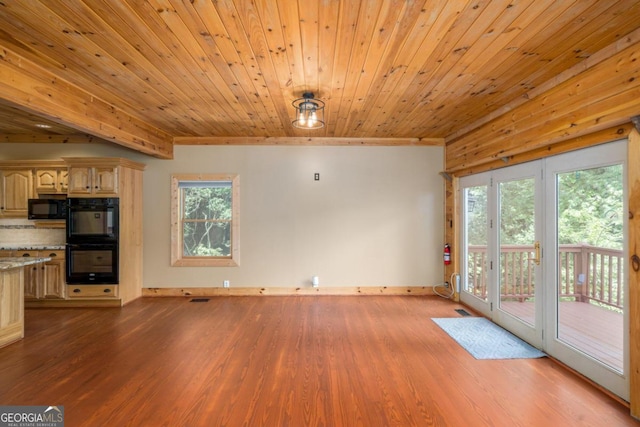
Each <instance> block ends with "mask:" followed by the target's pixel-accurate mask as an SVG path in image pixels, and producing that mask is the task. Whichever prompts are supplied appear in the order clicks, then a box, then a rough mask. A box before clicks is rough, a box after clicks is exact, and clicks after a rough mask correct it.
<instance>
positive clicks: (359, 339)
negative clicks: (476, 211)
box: [0, 296, 640, 427]
mask: <svg viewBox="0 0 640 427" xmlns="http://www.w3.org/2000/svg"><path fill="white" fill-rule="evenodd" d="M189 301H190V300H189V299H184V298H142V299H138V300H136V301H134V302H133V303H131V304H129V305H127V306H125V307H124V308H101V309H30V310H27V311H26V330H25V334H26V337H25V339H24V340H23V341H20V342H18V343H15V344H12V345H10V346H7V347H5V348H2V349H0V404H2V405H63V406H64V410H65V422H66V424H65V425H66V426H68V427H74V426H128V425H130V426H162V425H166V426H296V427H297V426H349V427H351V426H403V427H404V426H456V427H457V426H551V425H554V426H555V425H562V426H607V427H615V426H639V425H640V423H638V422H636V421H635V420H633V419H632V418H631V417H630V416H629V415H628V413H629V410H628V409H627V408H626V407H624V406H623V405H621V404H620V403H618V402H617V401H615V400H614V399H612V398H610V397H608V396H607V395H605V394H604V393H602V392H601V391H599V390H598V389H596V388H594V387H592V386H591V385H590V384H588V383H587V382H585V381H584V380H583V379H581V378H580V377H577V376H574V375H573V374H571V373H570V372H569V371H567V370H566V369H564V368H562V367H561V366H559V365H558V364H557V363H555V362H553V361H551V360H549V359H547V358H542V359H523V360H475V359H474V358H473V357H472V356H471V355H469V354H468V353H467V352H466V351H465V350H464V349H462V348H461V347H460V346H458V344H456V343H455V342H454V341H453V340H452V339H451V338H450V337H449V336H448V335H446V334H445V333H444V332H443V331H442V330H441V329H440V328H439V327H438V326H437V325H435V323H433V322H432V321H431V320H430V318H431V317H458V316H459V314H458V313H456V312H455V311H454V309H456V308H461V307H462V306H460V305H458V304H455V303H452V302H450V301H447V300H443V299H440V298H438V297H418V296H407V297H404V296H353V297H344V296H340V297H338V296H336V297H334V296H315V297H311V296H295V297H276V296H270V297H264V296H258V297H215V298H211V299H210V300H209V301H208V302H189ZM467 310H468V311H470V310H469V309H467Z"/></svg>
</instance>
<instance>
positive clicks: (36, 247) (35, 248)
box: [0, 244, 64, 251]
mask: <svg viewBox="0 0 640 427" xmlns="http://www.w3.org/2000/svg"><path fill="white" fill-rule="evenodd" d="M0 250H2V251H63V250H64V244H62V245H0Z"/></svg>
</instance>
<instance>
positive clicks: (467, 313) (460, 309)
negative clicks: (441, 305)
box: [456, 308, 471, 316]
mask: <svg viewBox="0 0 640 427" xmlns="http://www.w3.org/2000/svg"><path fill="white" fill-rule="evenodd" d="M456 311H457V312H458V314H459V315H461V316H471V315H470V314H469V312H468V311H467V310H464V309H462V308H456Z"/></svg>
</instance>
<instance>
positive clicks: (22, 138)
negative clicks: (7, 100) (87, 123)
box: [0, 133, 107, 144]
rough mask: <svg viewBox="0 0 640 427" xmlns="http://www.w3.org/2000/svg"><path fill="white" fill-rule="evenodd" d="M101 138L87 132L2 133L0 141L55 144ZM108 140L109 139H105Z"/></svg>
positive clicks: (88, 142)
mask: <svg viewBox="0 0 640 427" xmlns="http://www.w3.org/2000/svg"><path fill="white" fill-rule="evenodd" d="M102 141H103V140H102V139H101V138H98V137H96V136H93V135H88V134H85V133H77V134H71V135H45V134H41V133H33V134H26V133H21V134H7V133H0V142H18V143H55V144H67V143H71V144H90V143H92V142H102ZM104 142H107V141H104Z"/></svg>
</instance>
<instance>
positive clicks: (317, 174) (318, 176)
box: [313, 172, 320, 181]
mask: <svg viewBox="0 0 640 427" xmlns="http://www.w3.org/2000/svg"><path fill="white" fill-rule="evenodd" d="M313 179H314V180H316V181H320V174H319V173H318V172H316V173H314V174H313Z"/></svg>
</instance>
